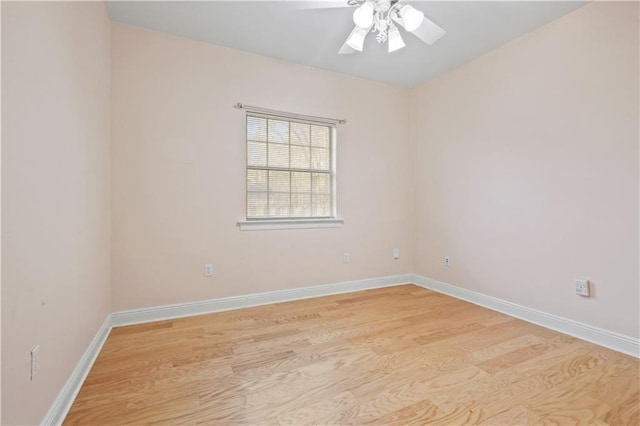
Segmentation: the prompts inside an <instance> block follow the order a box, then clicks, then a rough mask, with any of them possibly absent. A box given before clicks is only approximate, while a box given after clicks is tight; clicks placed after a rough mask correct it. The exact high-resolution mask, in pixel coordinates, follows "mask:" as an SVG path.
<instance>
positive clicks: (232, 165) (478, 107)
mask: <svg viewBox="0 0 640 426" xmlns="http://www.w3.org/2000/svg"><path fill="white" fill-rule="evenodd" d="M637 17H638V4H637V3H635V4H634V3H626V4H618V3H608V4H601V3H596V4H591V5H588V6H586V7H584V8H581V9H579V10H578V11H576V12H574V13H572V14H569V15H567V16H565V17H563V18H561V19H559V20H557V21H556V22H553V23H551V24H550V25H547V26H545V27H543V28H541V29H539V30H537V31H534V32H532V33H530V34H527V35H525V36H524V37H522V38H520V39H518V40H516V41H514V42H512V43H509V44H508V45H506V46H504V47H501V48H499V49H496V50H495V51H493V52H490V53H489V54H487V55H485V56H483V57H481V58H478V59H476V60H474V61H472V62H470V63H468V64H466V65H464V66H462V67H460V68H458V69H456V70H454V71H451V72H449V73H447V74H445V75H442V76H440V77H438V78H436V79H435V80H432V81H431V82H429V83H426V84H424V85H422V86H420V87H418V88H415V89H412V90H407V89H402V88H396V87H392V86H388V85H383V84H379V83H374V82H370V81H366V80H361V79H357V78H353V77H349V76H345V75H341V74H335V73H330V72H326V71H321V70H317V69H313V68H308V67H303V66H299V65H294V64H289V63H285V62H281V61H277V60H272V59H268V58H264V57H260V56H256V55H251V54H247V53H242V52H238V51H233V50H229V49H225V48H221V47H217V46H212V45H207V44H204V43H199V42H194V41H190V40H186V39H181V38H177V37H171V36H167V35H163V34H159V33H154V32H150V31H146V30H140V29H135V28H131V27H126V26H122V25H118V24H113V25H110V24H109V23H108V20H107V17H106V13H105V10H104V5H103V4H102V3H74V4H69V3H48V4H42V3H20V4H15V3H7V2H3V3H2V103H3V107H4V108H3V110H2V124H3V126H2V142H3V144H2V157H3V167H2V204H3V207H4V210H3V211H2V248H3V250H2V264H3V266H4V268H3V270H2V387H3V389H4V392H3V393H2V405H3V408H4V410H3V413H2V416H3V417H2V423H3V424H20V423H22V424H32V423H37V422H39V421H40V419H42V416H43V415H44V413H45V412H46V410H47V409H48V408H49V406H50V405H51V403H52V401H53V400H54V398H55V396H56V395H57V393H58V392H59V390H60V389H61V387H62V386H63V384H64V382H65V381H66V380H67V378H68V377H69V375H70V373H71V371H72V369H73V367H74V366H75V365H76V363H77V361H78V360H79V358H80V356H81V355H82V353H83V352H84V350H85V349H86V347H87V344H88V343H89V341H90V340H91V338H92V337H93V336H94V335H95V332H96V331H97V329H98V327H99V325H100V324H101V323H102V321H103V320H104V319H105V316H106V314H107V313H108V312H109V311H118V310H124V309H131V308H139V307H145V306H154V305H161V304H167V303H177V302H187V301H196V300H202V299H210V298H217V297H224V296H231V295H242V294H248V293H255V292H264V291H273V290H278V289H286V288H294V287H303V286H311V285H316V284H322V283H333V282H341V281H347V280H354V279H363V278H370V277H380V276H386V275H395V274H403V273H408V272H412V271H413V272H416V273H419V274H422V275H425V276H427V277H430V278H435V279H439V280H442V281H445V282H448V283H451V284H454V285H459V286H462V287H465V288H468V289H471V290H474V291H478V292H481V293H484V294H487V295H491V296H495V297H499V298H501V299H505V300H509V301H512V302H515V303H519V304H522V305H525V306H529V307H532V308H536V309H540V310H542V311H545V312H550V313H553V314H557V315H561V316H564V317H567V318H571V319H574V320H578V321H582V322H585V323H588V324H591V325H595V326H599V327H602V328H605V329H608V330H612V331H615V332H619V333H623V334H626V335H629V336H634V337H637V336H638V334H639V333H638V322H639V321H638V320H639V318H638V298H639V296H640V295H639V294H638V282H639V281H640V278H639V276H638V266H639V265H638V258H639V255H640V253H639V249H638V235H639V232H640V230H639V226H638V219H639V217H640V212H639V210H638V201H639V191H640V188H639V184H638V180H639V171H638V158H639V154H640V153H639V150H638V137H639V135H638V113H639V112H640V111H639V110H638V89H639V87H638V71H639V70H638V47H639V46H638V37H637V36H638V20H637ZM110 33H111V36H110V35H109V34H110ZM109 52H110V55H111V57H110V58H109ZM110 66H111V71H109V67H110ZM110 79H111V85H112V86H111V90H110V88H109V84H110V83H109V81H110ZM109 96H110V98H109ZM238 101H240V102H245V103H248V104H254V105H259V106H265V107H270V108H274V109H281V110H285V111H292V112H299V113H303V114H314V115H323V116H332V117H338V118H346V119H347V120H348V124H347V125H345V126H341V127H339V130H338V179H339V180H338V210H339V216H341V217H342V218H344V220H345V224H344V226H343V227H342V228H338V229H312V230H288V231H243V232H241V231H239V230H238V228H237V227H236V222H237V221H238V220H239V219H241V218H242V217H243V215H244V161H245V157H244V155H245V154H244V151H245V143H244V129H243V124H244V112H243V111H240V110H237V109H234V108H232V105H233V104H235V103H236V102H238ZM110 116H111V125H110V124H109V123H110ZM110 132H111V136H110ZM110 176H111V180H110ZM110 223H111V224H110ZM394 247H399V248H400V249H401V251H402V256H401V258H400V260H393V259H392V256H391V250H392V248H394ZM343 252H349V253H350V254H351V262H350V263H348V264H343V263H342V261H341V257H342V253H343ZM447 255H448V256H451V259H452V265H451V267H449V268H444V267H443V266H442V258H443V257H444V256H447ZM204 263H213V264H214V276H213V277H212V278H204V277H203V276H202V266H203V264H204ZM576 277H585V278H589V279H590V280H592V282H593V284H594V287H593V290H594V297H592V298H590V299H583V298H579V297H578V296H576V295H575V294H574V292H573V286H572V281H573V279H574V278H576ZM36 344H40V346H41V372H40V376H39V377H38V378H37V380H36V381H35V382H31V381H29V351H30V350H31V349H32V347H33V346H35V345H36Z"/></svg>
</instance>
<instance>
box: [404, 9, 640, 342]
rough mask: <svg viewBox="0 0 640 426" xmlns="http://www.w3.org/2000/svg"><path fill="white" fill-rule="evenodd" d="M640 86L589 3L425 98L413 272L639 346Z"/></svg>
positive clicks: (623, 15) (625, 32) (626, 21)
mask: <svg viewBox="0 0 640 426" xmlns="http://www.w3.org/2000/svg"><path fill="white" fill-rule="evenodd" d="M638 75H639V74H638V3H635V2H634V3H631V2H628V3H592V4H590V5H587V6H585V7H583V8H581V9H578V10H577V11H576V12H573V13H571V14H569V15H566V16H565V17H563V18H561V19H559V20H557V21H555V22H553V23H551V24H549V25H547V26H545V27H542V28H541V29H538V30H536V31H534V32H532V33H529V34H527V35H525V36H524V37H521V38H519V39H517V40H515V41H513V42H511V43H509V44H508V45H505V46H503V47H501V48H499V49H496V50H494V51H492V52H490V53H489V54H487V55H484V56H482V57H480V58H478V59H477V60H474V61H472V62H470V63H467V64H465V65H463V66H462V67H460V68H458V69H456V70H453V71H451V72H449V73H447V74H444V75H442V76H440V77H438V78H436V79H434V80H432V81H430V82H428V83H426V84H424V85H422V86H421V87H419V88H417V89H415V90H414V91H413V92H412V117H413V120H412V123H413V126H412V131H413V138H412V139H413V143H412V158H413V163H412V164H413V166H412V167H413V171H414V173H413V177H414V180H413V185H414V195H415V200H416V203H415V209H414V212H413V214H414V218H413V222H412V223H413V227H414V230H415V232H414V236H415V239H414V250H415V252H414V254H415V257H414V259H415V260H414V265H413V266H414V270H415V272H416V273H419V274H422V275H425V276H428V277H430V278H434V279H438V280H441V281H445V282H447V283H450V284H454V285H458V286H461V287H464V288H467V289H470V290H474V291H477V292H480V293H483V294H487V295H490V296H494V297H498V298H501V299H504V300H508V301H511V302H515V303H518V304H522V305H525V306H528V307H531V308H535V309H539V310H542V311H545V312H549V313H552V314H556V315H560V316H563V317H567V318H571V319H573V320H577V321H582V322H585V323H588V324H591V325H594V326H598V327H602V328H604V329H607V330H611V331H614V332H619V333H623V334H626V335H628V336H633V337H638V334H639V332H638V327H639V318H638V312H639V309H638V302H639V294H638V288H639V282H640V279H639V277H638V258H639V252H638V218H639V211H638V177H639V176H638V113H639V111H638V89H639V88H638ZM447 255H448V256H450V257H451V266H450V267H449V268H445V267H444V266H443V264H442V261H443V257H444V256H447ZM579 277H584V278H588V279H590V280H591V281H592V283H593V288H592V289H593V293H594V295H593V297H592V298H589V299H585V298H581V297H579V296H577V295H575V294H574V290H573V279H574V278H579Z"/></svg>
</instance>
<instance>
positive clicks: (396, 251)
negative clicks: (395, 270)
mask: <svg viewBox="0 0 640 426" xmlns="http://www.w3.org/2000/svg"><path fill="white" fill-rule="evenodd" d="M393 258H394V259H400V249H399V248H394V249H393Z"/></svg>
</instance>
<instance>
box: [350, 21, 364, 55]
mask: <svg viewBox="0 0 640 426" xmlns="http://www.w3.org/2000/svg"><path fill="white" fill-rule="evenodd" d="M366 36H367V30H366V29H364V28H361V27H356V28H355V29H354V30H353V31H352V32H351V35H350V36H349V38H348V39H347V46H349V47H350V48H352V49H355V50H357V51H358V52H362V47H363V46H364V38H365V37H366Z"/></svg>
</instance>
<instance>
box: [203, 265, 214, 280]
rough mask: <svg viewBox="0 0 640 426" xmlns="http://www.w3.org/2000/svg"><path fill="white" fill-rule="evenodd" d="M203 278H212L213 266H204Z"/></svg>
mask: <svg viewBox="0 0 640 426" xmlns="http://www.w3.org/2000/svg"><path fill="white" fill-rule="evenodd" d="M204 276H205V277H211V276H213V264H211V263H207V264H206V265H204Z"/></svg>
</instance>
